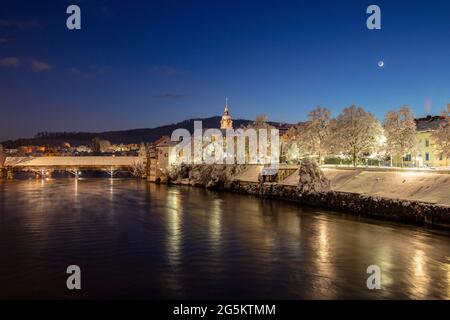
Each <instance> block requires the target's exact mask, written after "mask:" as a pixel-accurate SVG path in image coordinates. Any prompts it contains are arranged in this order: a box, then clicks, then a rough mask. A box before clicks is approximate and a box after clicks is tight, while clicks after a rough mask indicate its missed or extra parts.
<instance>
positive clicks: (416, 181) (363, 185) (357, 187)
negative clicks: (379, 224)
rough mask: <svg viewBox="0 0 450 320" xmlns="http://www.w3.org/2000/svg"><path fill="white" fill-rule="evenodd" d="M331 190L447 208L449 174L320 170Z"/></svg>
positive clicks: (449, 197) (449, 201) (449, 196)
mask: <svg viewBox="0 0 450 320" xmlns="http://www.w3.org/2000/svg"><path fill="white" fill-rule="evenodd" d="M323 171H324V173H325V176H326V177H327V178H328V179H330V181H331V188H332V189H333V190H335V191H342V192H352V193H362V194H368V195H374V196H380V197H386V198H395V199H406V200H417V201H424V202H430V203H437V204H440V205H445V206H450V174H447V173H433V172H430V171H428V172H421V171H417V172H415V171H396V172H392V171H391V172H389V171H387V172H385V171H365V170H363V169H356V170H339V169H331V168H323Z"/></svg>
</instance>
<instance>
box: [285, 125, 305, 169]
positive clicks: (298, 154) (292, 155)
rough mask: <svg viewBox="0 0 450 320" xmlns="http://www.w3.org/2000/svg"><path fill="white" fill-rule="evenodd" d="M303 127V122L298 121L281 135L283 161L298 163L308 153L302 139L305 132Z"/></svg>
mask: <svg viewBox="0 0 450 320" xmlns="http://www.w3.org/2000/svg"><path fill="white" fill-rule="evenodd" d="M304 127H305V124H304V123H299V124H298V125H296V126H294V127H292V128H290V129H289V130H288V131H287V132H286V133H285V134H284V135H283V137H282V142H281V147H282V156H283V158H284V161H286V162H287V163H289V164H299V163H300V161H301V159H303V158H305V157H308V156H309V155H310V154H309V152H308V150H307V148H306V147H305V142H304V140H303V139H302V138H303V136H304V133H305V129H304Z"/></svg>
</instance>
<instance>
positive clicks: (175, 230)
mask: <svg viewBox="0 0 450 320" xmlns="http://www.w3.org/2000/svg"><path fill="white" fill-rule="evenodd" d="M180 202H181V199H180V195H179V194H178V192H177V191H176V190H169V191H168V192H167V207H166V212H167V229H168V230H167V231H168V232H167V258H168V260H169V263H170V264H171V265H172V266H173V267H177V266H179V264H180V262H181V261H180V260H181V257H180V247H181V240H182V239H181V238H182V235H181V228H182V225H181V223H182V221H181V216H182V214H183V211H182V207H181V205H180Z"/></svg>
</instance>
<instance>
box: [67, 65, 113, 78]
mask: <svg viewBox="0 0 450 320" xmlns="http://www.w3.org/2000/svg"><path fill="white" fill-rule="evenodd" d="M68 71H69V73H71V74H74V75H78V76H81V77H84V78H96V77H97V76H101V75H103V74H105V73H108V72H109V71H111V67H99V66H90V67H89V68H87V69H86V70H80V69H79V68H77V67H71V68H69V69H68Z"/></svg>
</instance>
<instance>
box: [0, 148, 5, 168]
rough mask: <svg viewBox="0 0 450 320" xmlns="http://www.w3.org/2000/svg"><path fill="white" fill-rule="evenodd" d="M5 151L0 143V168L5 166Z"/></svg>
mask: <svg viewBox="0 0 450 320" xmlns="http://www.w3.org/2000/svg"><path fill="white" fill-rule="evenodd" d="M5 159H6V157H5V153H4V152H3V146H2V145H1V144H0V168H1V167H3V163H4V162H5Z"/></svg>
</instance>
